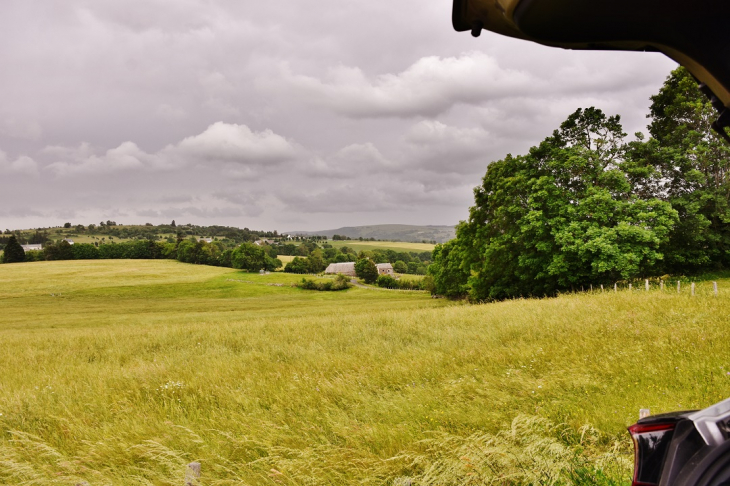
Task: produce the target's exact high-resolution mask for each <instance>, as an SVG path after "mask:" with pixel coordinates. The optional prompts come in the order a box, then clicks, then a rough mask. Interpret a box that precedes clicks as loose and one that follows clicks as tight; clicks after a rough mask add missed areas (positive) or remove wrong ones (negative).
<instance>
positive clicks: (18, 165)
mask: <svg viewBox="0 0 730 486" xmlns="http://www.w3.org/2000/svg"><path fill="white" fill-rule="evenodd" d="M0 173H3V174H6V176H7V175H8V174H21V175H25V176H37V175H38V164H37V163H36V161H35V160H33V159H32V158H30V157H28V156H27V155H21V156H20V157H18V158H16V159H15V160H10V159H8V156H7V154H6V153H5V152H3V151H2V150H0Z"/></svg>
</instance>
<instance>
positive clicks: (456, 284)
mask: <svg viewBox="0 0 730 486" xmlns="http://www.w3.org/2000/svg"><path fill="white" fill-rule="evenodd" d="M457 232H458V228H457ZM462 243H463V240H460V239H456V240H451V241H448V242H446V243H444V244H443V245H436V247H435V248H434V250H433V263H432V264H431V265H430V266H429V267H428V274H429V276H431V277H432V278H433V280H432V282H433V288H432V289H431V293H432V294H436V295H443V296H445V297H450V298H457V297H460V296H463V295H465V294H466V293H467V292H468V288H469V287H468V285H467V282H468V280H469V275H470V273H469V266H468V260H467V259H466V258H465V255H464V251H463V249H462V247H461V246H460V245H461V244H462Z"/></svg>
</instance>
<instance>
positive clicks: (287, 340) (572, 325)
mask: <svg viewBox="0 0 730 486" xmlns="http://www.w3.org/2000/svg"><path fill="white" fill-rule="evenodd" d="M300 278H301V277H299V276H296V275H287V274H282V273H279V272H277V273H271V274H269V275H259V274H246V273H242V272H239V271H235V270H231V269H224V268H215V267H205V266H196V265H187V264H183V263H178V262H174V261H142V260H111V261H103V260H96V261H93V260H92V261H58V262H34V263H21V264H8V265H2V266H0V344H1V345H2V349H3V350H4V352H3V353H2V354H1V355H0V371H1V372H2V374H1V375H0V426H1V427H2V436H0V484H14V485H41V484H43V485H45V484H59V485H75V484H81V483H83V482H87V483H88V484H89V485H91V486H96V485H117V484H119V485H170V486H183V485H184V484H185V467H186V465H187V464H188V463H190V462H192V461H197V462H200V463H201V465H202V475H201V477H200V479H199V484H202V485H234V484H235V485H238V484H241V485H266V484H271V485H275V484H278V485H282V484H284V485H340V484H367V485H403V486H405V485H446V484H469V485H477V484H500V485H507V484H520V485H527V484H554V485H558V484H560V485H568V484H606V485H609V484H611V485H614V484H629V483H630V481H629V474H630V472H631V468H632V451H631V444H630V440H629V437H628V434H627V433H626V430H625V428H626V426H627V425H630V424H631V423H633V422H635V421H636V419H637V418H638V412H639V409H640V408H650V409H651V411H652V413H660V412H665V411H670V410H676V409H688V408H698V407H705V406H708V405H710V404H712V403H714V402H717V401H719V400H720V399H723V398H726V397H728V396H730V375H728V373H729V372H730V354H728V352H727V330H728V317H727V316H728V315H730V281H728V280H721V281H719V284H720V286H719V287H720V293H719V296H717V297H715V296H714V295H713V293H712V284H711V283H710V282H701V283H699V284H698V287H697V291H696V295H695V296H691V295H689V292H688V291H684V292H683V293H681V294H677V292H676V288H674V287H672V288H671V289H670V288H667V289H665V290H664V291H661V290H659V289H653V290H652V291H650V292H645V291H643V290H642V291H637V290H633V291H631V292H629V291H627V290H621V291H619V292H618V293H614V292H613V291H610V292H604V293H601V292H595V293H585V294H571V295H563V296H560V297H558V298H554V299H544V300H538V299H535V300H514V301H508V302H502V303H497V304H483V305H466V304H463V303H453V302H447V301H445V300H443V299H432V298H430V296H429V295H428V294H426V293H424V292H399V291H375V290H371V289H364V288H353V289H350V290H347V291H343V292H312V291H304V290H301V289H298V288H296V287H293V286H292V284H294V283H296V282H297V281H299V279H300Z"/></svg>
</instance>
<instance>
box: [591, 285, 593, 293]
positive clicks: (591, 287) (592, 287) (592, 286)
mask: <svg viewBox="0 0 730 486" xmlns="http://www.w3.org/2000/svg"><path fill="white" fill-rule="evenodd" d="M591 292H593V284H591Z"/></svg>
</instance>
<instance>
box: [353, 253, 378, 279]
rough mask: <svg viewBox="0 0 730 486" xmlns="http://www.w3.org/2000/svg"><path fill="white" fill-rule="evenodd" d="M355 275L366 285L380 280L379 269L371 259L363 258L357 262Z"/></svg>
mask: <svg viewBox="0 0 730 486" xmlns="http://www.w3.org/2000/svg"><path fill="white" fill-rule="evenodd" d="M355 275H357V276H358V278H361V279H362V280H363V281H364V282H365V283H367V284H371V283H374V282H375V280H376V279H377V278H378V267H377V266H376V265H375V263H374V262H373V261H372V260H371V259H369V258H361V259H359V260H358V261H357V262H355Z"/></svg>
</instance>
